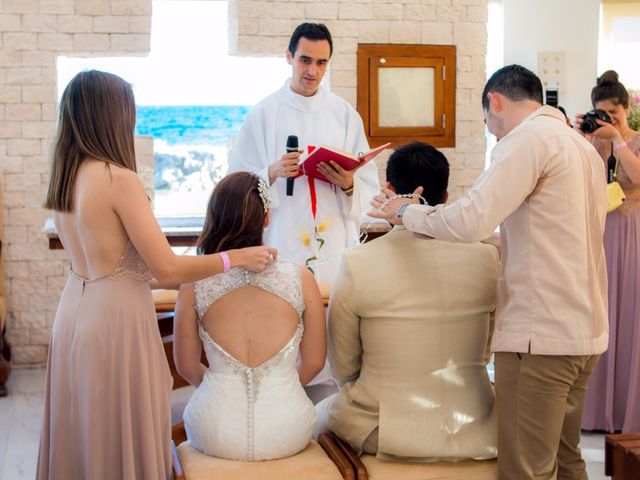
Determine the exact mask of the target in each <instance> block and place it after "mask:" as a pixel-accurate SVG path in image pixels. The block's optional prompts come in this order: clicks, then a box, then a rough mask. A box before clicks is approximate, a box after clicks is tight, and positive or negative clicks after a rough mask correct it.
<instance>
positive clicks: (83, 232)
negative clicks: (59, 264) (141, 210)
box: [54, 160, 135, 278]
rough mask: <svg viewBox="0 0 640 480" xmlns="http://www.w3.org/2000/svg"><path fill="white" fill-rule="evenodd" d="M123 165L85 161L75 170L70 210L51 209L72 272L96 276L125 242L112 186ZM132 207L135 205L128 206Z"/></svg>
mask: <svg viewBox="0 0 640 480" xmlns="http://www.w3.org/2000/svg"><path fill="white" fill-rule="evenodd" d="M130 175H135V173H134V172H131V171H130V170H126V169H124V168H121V167H118V166H114V165H107V164H106V163H105V162H101V161H97V160H88V161H85V162H84V163H83V164H82V166H81V167H80V170H79V172H78V176H77V178H76V183H75V187H74V188H75V191H74V208H73V211H72V212H58V211H56V212H54V221H55V224H56V229H57V231H58V235H59V236H60V239H61V240H62V244H63V245H64V248H65V250H66V251H67V253H68V255H69V257H70V259H71V266H72V268H73V270H74V272H75V273H77V274H78V275H80V276H82V277H85V278H96V277H100V276H103V275H108V274H109V273H111V272H112V271H113V269H114V267H115V266H116V264H117V262H118V260H119V258H120V255H121V254H122V252H123V251H124V248H125V247H126V245H127V242H128V237H127V233H126V231H125V230H124V228H123V226H122V222H121V221H120V219H119V218H118V215H117V214H116V212H115V210H114V202H113V197H114V190H115V189H116V188H117V186H118V185H117V184H118V183H119V182H122V177H123V176H130ZM131 207H132V208H135V205H132V206H131Z"/></svg>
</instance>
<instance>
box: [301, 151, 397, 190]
mask: <svg viewBox="0 0 640 480" xmlns="http://www.w3.org/2000/svg"><path fill="white" fill-rule="evenodd" d="M389 145H391V143H385V144H384V145H381V146H379V147H377V148H374V149H372V150H369V151H368V152H364V153H359V154H358V155H356V154H353V153H346V152H341V151H340V150H335V149H333V148H330V147H325V146H320V147H317V148H315V147H312V146H311V145H309V147H308V148H309V150H310V153H309V155H308V156H307V158H306V159H305V160H304V161H303V162H302V163H301V164H300V172H299V174H298V176H300V175H308V176H310V177H314V178H317V179H318V180H323V181H325V182H328V181H329V180H327V178H326V177H325V176H324V175H323V174H322V173H321V172H320V170H318V164H319V163H320V162H327V163H329V161H331V160H333V161H334V162H336V163H338V164H339V165H340V166H341V167H342V168H344V169H345V170H353V169H354V168H357V167H359V166H362V165H364V164H365V163H367V162H368V161H369V160H371V159H372V158H375V157H376V156H377V155H378V154H379V153H380V152H382V151H383V150H384V149H385V148H388V147H389Z"/></svg>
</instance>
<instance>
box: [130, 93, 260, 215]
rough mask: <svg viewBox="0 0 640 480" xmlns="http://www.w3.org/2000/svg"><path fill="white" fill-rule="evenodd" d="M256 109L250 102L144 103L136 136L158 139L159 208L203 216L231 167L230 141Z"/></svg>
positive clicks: (156, 186)
mask: <svg viewBox="0 0 640 480" xmlns="http://www.w3.org/2000/svg"><path fill="white" fill-rule="evenodd" d="M250 109H251V107H250V106H245V105H232V106H227V105H210V106H209V105H193V106H138V107H137V123H136V135H148V136H151V137H153V138H154V161H155V169H154V179H153V186H154V191H155V202H154V203H155V207H154V210H155V211H156V214H158V215H193V214H202V213H203V212H204V211H205V208H206V202H207V199H208V197H209V195H210V194H211V191H212V189H213V187H214V186H215V185H216V183H217V182H218V181H219V180H220V178H222V177H223V176H224V175H225V174H226V171H227V158H228V151H229V147H230V143H231V142H232V141H233V139H235V137H236V136H237V135H238V132H239V130H240V127H241V126H242V122H243V121H244V119H245V117H246V116H247V114H248V113H249V110H250Z"/></svg>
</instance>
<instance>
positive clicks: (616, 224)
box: [575, 70, 640, 432]
mask: <svg viewBox="0 0 640 480" xmlns="http://www.w3.org/2000/svg"><path fill="white" fill-rule="evenodd" d="M591 103H592V105H593V107H594V108H595V109H597V110H601V111H602V112H598V111H597V110H596V111H593V112H589V113H588V114H586V115H577V116H576V124H575V128H576V129H577V130H578V131H579V132H580V133H581V134H583V135H585V136H586V138H587V139H588V140H589V141H590V142H591V143H592V144H593V146H594V147H596V150H598V153H600V156H601V157H602V160H603V161H604V162H605V167H606V169H607V171H608V172H607V177H608V179H609V180H610V181H611V180H612V179H615V180H617V181H618V183H619V184H620V186H621V187H622V190H623V191H624V193H625V196H626V201H625V202H624V203H623V204H622V206H621V207H620V208H618V209H617V210H614V211H612V212H610V213H609V214H607V220H606V225H605V233H604V248H605V255H606V261H607V273H608V284H609V285H608V286H609V349H608V351H607V352H605V353H604V354H603V355H602V356H601V357H600V360H599V361H598V364H597V366H596V368H595V369H594V371H593V374H592V375H591V380H590V382H589V387H588V389H587V397H586V401H585V411H584V417H583V424H582V428H584V429H586V430H605V431H607V432H614V431H622V432H632V431H639V430H640V381H638V378H639V376H638V374H639V371H640V321H639V320H640V298H638V296H637V292H638V289H640V254H639V252H638V245H640V158H639V154H640V134H638V132H636V131H634V130H632V129H631V128H630V127H629V125H628V124H627V115H628V113H629V93H628V92H627V89H626V88H625V87H624V85H623V84H622V83H620V82H619V81H618V74H617V73H616V72H614V71H613V70H609V71H607V72H605V73H604V74H603V75H602V76H601V77H600V78H598V80H597V85H596V86H595V87H594V88H593V90H592V91H591ZM592 113H593V115H592ZM602 113H604V114H605V115H602ZM607 117H608V118H607ZM601 118H605V120H602V119H601ZM607 120H608V121H607Z"/></svg>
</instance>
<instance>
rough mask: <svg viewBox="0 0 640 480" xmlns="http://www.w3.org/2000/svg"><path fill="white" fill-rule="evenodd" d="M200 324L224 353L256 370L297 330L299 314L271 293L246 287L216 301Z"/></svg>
mask: <svg viewBox="0 0 640 480" xmlns="http://www.w3.org/2000/svg"><path fill="white" fill-rule="evenodd" d="M202 324H203V326H204V328H205V330H206V331H207V333H209V336H210V337H211V338H212V339H213V341H214V342H216V343H217V344H218V345H220V346H221V347H222V348H223V349H224V350H225V351H226V352H227V353H229V354H230V355H231V356H232V357H234V358H235V359H236V360H238V361H239V362H240V363H242V364H244V365H246V366H248V367H251V368H253V367H257V366H259V365H261V364H262V363H264V362H266V361H267V360H269V359H270V358H271V357H273V356H274V355H275V354H277V353H278V352H279V351H280V350H281V349H282V347H284V346H285V345H286V344H287V342H288V341H289V340H291V337H292V336H293V334H294V333H295V331H296V327H297V324H298V315H297V313H296V311H295V310H294V309H293V307H292V306H291V305H289V304H288V303H287V302H285V301H284V300H283V299H281V298H279V297H277V296H275V295H274V294H273V293H269V292H266V291H264V290H262V289H260V288H257V287H253V286H246V287H241V288H238V289H237V290H234V291H233V292H230V293H228V294H226V295H225V296H223V297H222V298H221V299H220V300H218V301H216V302H215V303H214V304H213V305H211V307H210V308H209V310H208V311H207V313H206V314H205V316H204V319H203V321H202Z"/></svg>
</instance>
